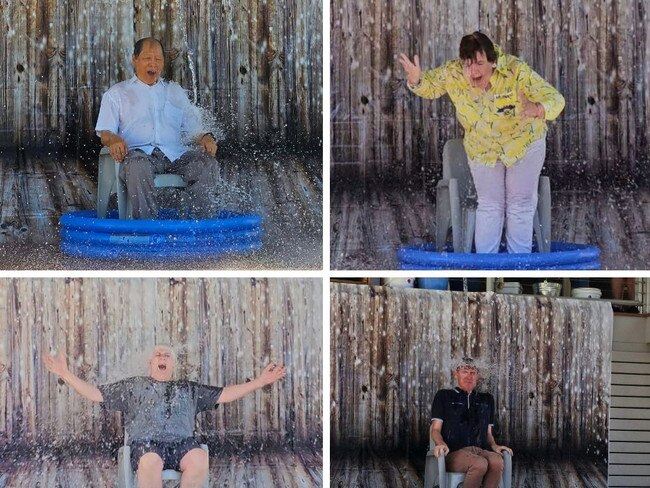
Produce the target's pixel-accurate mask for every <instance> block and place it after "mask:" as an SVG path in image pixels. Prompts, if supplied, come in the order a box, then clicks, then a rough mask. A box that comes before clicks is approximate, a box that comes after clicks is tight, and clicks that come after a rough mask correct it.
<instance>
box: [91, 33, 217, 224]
mask: <svg viewBox="0 0 650 488" xmlns="http://www.w3.org/2000/svg"><path fill="white" fill-rule="evenodd" d="M132 62H133V68H134V70H135V76H133V78H131V79H129V80H126V81H122V82H120V83H117V84H116V85H113V86H112V87H111V88H110V89H109V90H108V91H107V92H106V93H105V94H104V96H103V98H102V103H101V107H100V110H99V117H98V119H97V125H96V127H95V130H96V131H97V135H98V136H99V137H100V138H101V141H102V144H103V145H104V146H106V147H108V148H109V150H110V152H111V155H112V156H113V158H114V159H115V160H116V161H118V162H121V163H122V166H121V168H120V173H119V177H120V179H121V180H122V181H123V182H124V183H125V185H126V187H127V189H128V193H129V199H130V201H131V205H132V208H133V218H135V219H155V218H157V217H158V205H157V202H156V198H155V194H154V176H155V175H156V174H158V173H175V174H178V175H180V176H181V177H182V178H183V180H184V181H185V182H186V183H187V185H188V187H187V194H188V198H189V200H190V202H189V203H190V208H191V212H192V214H193V215H194V216H195V217H209V216H211V215H212V213H213V212H214V210H215V209H214V208H213V203H212V202H213V200H214V199H213V196H212V193H213V192H214V189H215V182H216V178H217V170H218V166H217V161H216V159H215V158H214V156H215V155H216V153H217V141H216V139H215V137H214V135H213V134H212V133H210V132H207V133H206V131H205V130H204V129H203V126H202V120H201V113H200V110H199V109H198V107H196V106H194V105H193V104H192V103H191V102H190V100H189V98H188V96H187V93H186V92H185V90H184V89H183V88H182V87H181V86H180V85H178V84H177V83H174V82H168V81H165V80H163V79H161V78H160V75H161V73H162V70H163V68H164V66H165V53H164V50H163V47H162V44H161V43H160V41H158V40H157V39H154V38H152V37H149V38H145V39H140V40H139V41H138V42H136V44H135V47H134V50H133V58H132ZM188 144H198V145H199V147H200V148H201V149H202V150H192V149H191V148H190V147H189V146H188Z"/></svg>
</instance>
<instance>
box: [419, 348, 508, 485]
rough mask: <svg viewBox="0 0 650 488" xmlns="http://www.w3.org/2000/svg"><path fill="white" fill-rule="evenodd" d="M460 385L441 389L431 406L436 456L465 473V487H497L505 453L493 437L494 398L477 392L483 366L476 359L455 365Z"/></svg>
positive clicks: (449, 466)
mask: <svg viewBox="0 0 650 488" xmlns="http://www.w3.org/2000/svg"><path fill="white" fill-rule="evenodd" d="M454 377H455V379H456V385H457V386H456V388H454V389H453V390H439V391H438V392H437V393H436V396H435V398H434V399H433V405H432V407H431V438H432V439H433V441H434V442H435V443H436V447H435V448H434V451H433V452H434V455H435V456H436V457H438V456H440V454H442V455H443V456H447V460H446V465H447V469H448V470H449V471H455V472H460V473H465V481H464V483H463V487H464V488H480V487H481V486H483V488H497V486H498V485H499V482H500V480H501V475H502V473H503V457H502V455H501V453H502V452H504V451H505V452H509V453H510V454H512V450H511V449H510V448H508V447H506V446H500V445H498V444H497V443H496V441H495V440H494V437H493V436H492V426H493V425H494V398H493V397H492V395H490V394H489V393H478V392H475V391H474V390H475V388H476V384H477V382H478V380H479V369H478V367H477V365H476V362H475V361H474V360H473V359H472V358H467V357H465V358H462V359H461V360H459V361H458V362H457V364H456V365H455V368H454Z"/></svg>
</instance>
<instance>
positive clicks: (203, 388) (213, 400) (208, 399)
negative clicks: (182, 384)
mask: <svg viewBox="0 0 650 488" xmlns="http://www.w3.org/2000/svg"><path fill="white" fill-rule="evenodd" d="M195 388H196V390H195V394H196V411H197V413H198V412H203V411H204V410H211V409H214V408H217V407H218V406H219V405H218V404H217V400H219V397H220V396H221V391H222V390H223V388H222V387H221V386H209V385H196V387H195Z"/></svg>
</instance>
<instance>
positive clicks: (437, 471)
mask: <svg viewBox="0 0 650 488" xmlns="http://www.w3.org/2000/svg"><path fill="white" fill-rule="evenodd" d="M435 446H436V444H435V442H433V439H431V440H430V441H429V451H428V452H427V459H426V464H425V467H424V488H457V487H458V486H459V485H461V483H462V482H463V481H464V480H465V473H456V472H452V471H447V465H446V464H445V457H444V456H440V457H435V456H434V455H433V448H434V447H435ZM499 488H512V456H511V455H510V454H508V453H507V452H504V453H503V474H502V475H501V482H500V483H499Z"/></svg>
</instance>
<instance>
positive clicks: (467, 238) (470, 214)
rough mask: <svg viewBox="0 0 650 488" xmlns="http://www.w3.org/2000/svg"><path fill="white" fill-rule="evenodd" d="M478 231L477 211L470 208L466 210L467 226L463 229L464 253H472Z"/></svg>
mask: <svg viewBox="0 0 650 488" xmlns="http://www.w3.org/2000/svg"><path fill="white" fill-rule="evenodd" d="M475 230H476V209H475V208H474V207H469V208H467V210H465V226H464V227H463V252H467V253H470V252H472V244H473V243H474V231H475Z"/></svg>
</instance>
